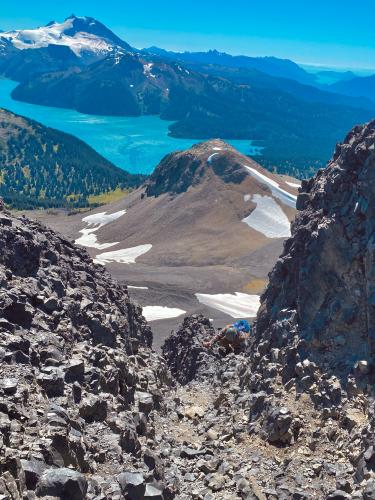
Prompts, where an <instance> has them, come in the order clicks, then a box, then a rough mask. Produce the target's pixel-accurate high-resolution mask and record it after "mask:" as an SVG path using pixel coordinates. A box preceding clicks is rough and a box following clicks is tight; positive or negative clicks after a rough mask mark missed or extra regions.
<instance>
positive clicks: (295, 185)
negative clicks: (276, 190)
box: [285, 181, 301, 188]
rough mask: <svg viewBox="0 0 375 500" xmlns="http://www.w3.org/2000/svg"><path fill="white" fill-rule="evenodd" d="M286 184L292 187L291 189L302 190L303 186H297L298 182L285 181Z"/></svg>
mask: <svg viewBox="0 0 375 500" xmlns="http://www.w3.org/2000/svg"><path fill="white" fill-rule="evenodd" d="M285 183H286V184H288V186H291V187H294V188H300V187H301V184H297V183H296V182H289V181H285Z"/></svg>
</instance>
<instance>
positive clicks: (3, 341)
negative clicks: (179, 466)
mask: <svg viewBox="0 0 375 500" xmlns="http://www.w3.org/2000/svg"><path fill="white" fill-rule="evenodd" d="M1 221H3V222H4V221H5V222H6V223H1ZM0 247H1V252H0V360H1V363H0V496H2V495H3V496H4V498H12V499H18V498H35V495H34V492H35V494H36V495H37V497H58V498H61V499H66V500H74V499H77V500H78V499H86V498H113V495H112V491H113V492H115V491H119V490H120V486H119V484H118V483H116V482H114V480H113V477H116V476H117V475H118V474H120V473H121V472H122V471H123V470H124V468H125V467H127V466H129V467H130V466H131V467H133V468H134V467H135V468H137V467H139V468H140V469H141V470H142V469H144V468H145V464H144V462H143V460H142V458H141V456H142V446H141V443H140V441H139V439H138V434H137V429H138V430H139V431H140V433H141V434H142V437H143V439H144V440H147V439H149V438H150V436H152V435H153V425H152V420H153V410H154V407H155V403H154V401H155V402H156V401H157V402H158V404H159V406H160V399H161V397H162V393H161V389H164V388H166V387H167V386H168V384H169V383H170V376H169V374H168V371H167V369H166V366H165V364H164V362H163V360H162V359H161V358H160V357H159V356H157V355H156V354H154V353H153V352H152V351H151V350H150V349H149V345H150V344H151V341H152V334H151V331H150V329H149V327H148V325H147V324H146V322H145V320H144V318H143V317H142V316H141V309H140V308H139V307H137V306H135V305H133V304H132V303H131V302H130V300H129V297H128V293H127V290H126V287H124V286H122V285H119V284H117V283H116V282H114V281H113V280H112V279H111V278H110V276H109V274H108V273H107V272H106V271H105V269H104V268H103V267H101V266H96V265H94V264H93V263H92V261H91V259H90V258H89V256H88V254H87V253H86V252H85V251H84V250H82V249H80V248H77V247H75V246H74V245H73V244H72V243H70V242H69V241H67V240H65V239H63V238H62V237H60V236H58V235H57V234H56V233H54V232H52V231H50V230H48V229H46V228H44V227H43V226H41V225H39V224H37V223H35V222H32V221H30V220H28V219H26V218H17V217H12V216H11V215H10V214H9V213H8V212H6V211H4V210H3V211H2V212H0ZM133 346H136V348H135V349H133ZM135 393H140V394H149V395H150V397H151V402H152V405H151V407H150V408H149V409H148V411H147V415H146V414H145V413H140V411H139V410H140V408H138V401H137V402H136V401H135V399H134V394H135ZM158 395H159V396H158ZM133 414H134V415H138V419H137V422H135V419H133ZM127 432H128V434H126V433H127ZM144 444H145V443H144ZM144 449H145V450H147V446H144ZM103 464H104V465H103ZM156 469H158V470H159V469H160V470H161V469H162V468H161V467H155V470H156ZM94 475H96V477H97V478H98V480H97V481H96V482H95V481H94V480H93V479H92V477H93V476H94ZM27 491H28V493H27ZM33 495H34V496H33Z"/></svg>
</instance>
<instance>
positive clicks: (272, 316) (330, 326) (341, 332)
mask: <svg viewBox="0 0 375 500" xmlns="http://www.w3.org/2000/svg"><path fill="white" fill-rule="evenodd" d="M374 143H375V121H374V122H371V123H369V124H367V125H364V126H362V127H356V128H354V129H353V130H352V131H351V132H350V134H349V135H348V136H347V137H346V139H345V142H344V143H343V144H341V145H338V146H337V148H336V152H335V155H334V157H333V159H332V161H331V162H330V163H329V164H328V166H327V168H326V169H325V170H322V171H319V172H318V173H317V175H316V176H315V177H314V178H313V179H311V180H310V181H308V182H303V184H302V189H301V191H302V192H301V194H300V195H299V197H298V206H299V209H300V212H299V214H298V215H297V218H296V220H295V222H294V224H293V228H292V238H290V239H289V240H288V241H287V242H286V243H285V248H284V252H283V254H282V255H281V257H280V259H279V260H278V262H277V264H276V266H275V268H274V270H273V271H272V273H271V275H270V284H269V286H268V288H267V290H266V292H265V293H264V295H263V297H262V305H261V309H260V312H259V314H258V321H257V339H258V342H259V343H262V342H268V343H269V346H268V349H269V348H272V347H275V348H279V347H282V346H283V345H285V344H286V343H287V342H290V340H289V339H287V337H288V336H289V337H291V336H292V335H298V337H299V339H300V342H299V344H298V347H297V350H296V351H294V352H292V351H290V353H289V357H290V360H291V361H292V363H291V364H292V366H291V369H290V370H289V372H288V373H287V372H286V373H285V377H284V378H285V379H287V378H290V377H292V376H294V375H295V374H294V369H293V360H294V361H296V360H297V357H298V358H301V359H304V358H306V357H307V353H308V355H309V358H310V359H311V361H313V362H316V363H318V364H319V365H323V364H324V365H326V366H327V368H329V369H330V370H331V371H332V372H333V373H335V375H337V376H339V377H341V376H346V375H347V374H348V373H349V372H350V371H352V370H354V368H355V363H356V362H357V361H363V360H364V361H367V362H368V363H370V364H371V363H373V361H374V360H375V308H374V304H375V266H374V263H375V250H374V249H375V239H374V234H375V150H374ZM294 364H295V363H294Z"/></svg>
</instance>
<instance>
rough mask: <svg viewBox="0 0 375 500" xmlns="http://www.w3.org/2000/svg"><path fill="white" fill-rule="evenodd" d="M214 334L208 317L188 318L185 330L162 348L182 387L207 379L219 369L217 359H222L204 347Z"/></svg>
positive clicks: (173, 336) (168, 340) (174, 334)
mask: <svg viewBox="0 0 375 500" xmlns="http://www.w3.org/2000/svg"><path fill="white" fill-rule="evenodd" d="M214 333H215V331H214V329H213V328H212V326H211V324H210V321H209V320H208V319H207V318H204V317H203V316H191V317H187V318H185V319H184V322H183V324H182V326H181V328H180V329H179V330H178V331H177V332H173V333H172V334H171V336H170V337H168V338H167V339H166V341H165V343H164V345H163V347H162V351H163V355H164V357H165V359H166V361H167V363H168V366H169V369H170V370H171V372H172V375H173V376H174V377H175V378H176V380H177V381H178V382H179V383H180V384H187V383H188V382H190V381H191V380H193V379H196V378H198V377H199V374H202V375H203V376H204V377H206V376H207V375H208V373H210V372H212V370H215V367H214V363H215V359H216V360H218V359H220V357H219V356H218V355H217V353H215V352H214V351H212V350H210V351H209V350H207V349H206V348H205V347H203V345H202V343H203V342H205V341H207V340H208V339H209V338H210V337H211V336H212V335H213V334H214Z"/></svg>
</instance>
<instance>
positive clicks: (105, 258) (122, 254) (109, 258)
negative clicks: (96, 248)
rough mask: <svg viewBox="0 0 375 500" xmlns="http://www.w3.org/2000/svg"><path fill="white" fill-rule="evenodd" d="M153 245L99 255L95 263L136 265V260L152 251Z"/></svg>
mask: <svg viewBox="0 0 375 500" xmlns="http://www.w3.org/2000/svg"><path fill="white" fill-rule="evenodd" d="M151 248H152V245H139V246H137V247H131V248H123V249H121V250H114V251H112V252H104V253H100V254H98V255H97V256H96V257H95V259H94V262H95V263H96V264H103V265H104V264H109V263H110V262H119V263H120V264H135V260H136V259H137V258H138V257H140V256H141V255H143V254H145V253H147V252H148V251H149V250H151Z"/></svg>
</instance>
